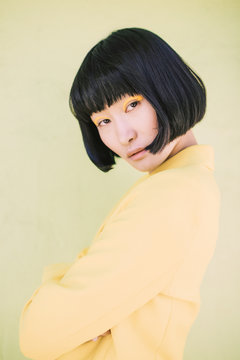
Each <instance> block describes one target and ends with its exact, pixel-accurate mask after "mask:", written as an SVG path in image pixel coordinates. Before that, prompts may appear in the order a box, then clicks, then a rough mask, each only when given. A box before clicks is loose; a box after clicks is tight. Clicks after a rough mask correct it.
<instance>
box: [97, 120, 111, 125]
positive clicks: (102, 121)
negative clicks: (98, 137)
mask: <svg viewBox="0 0 240 360" xmlns="http://www.w3.org/2000/svg"><path fill="white" fill-rule="evenodd" d="M104 121H106V122H104ZM108 121H110V120H109V119H104V120H101V121H100V122H99V123H98V126H104V125H101V123H104V124H108Z"/></svg>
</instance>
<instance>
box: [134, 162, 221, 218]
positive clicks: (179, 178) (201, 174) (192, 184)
mask: <svg viewBox="0 0 240 360" xmlns="http://www.w3.org/2000/svg"><path fill="white" fill-rule="evenodd" d="M128 201H129V202H130V203H131V204H135V207H146V208H147V207H151V208H154V207H156V208H158V209H159V208H164V209H165V210H166V211H167V210H168V209H169V208H171V211H173V210H174V209H175V210H178V211H180V210H181V211H183V210H184V209H186V211H194V212H195V213H196V211H198V210H199V209H201V208H203V207H205V206H206V203H209V204H211V203H213V204H214V205H216V204H217V205H218V204H219V201H220V191H219V186H218V184H217V183H216V180H215V177H214V173H213V171H211V170H209V169H208V168H206V167H204V166H199V165H198V166H188V167H184V168H176V169H175V168H174V169H168V170H166V171H161V172H159V173H156V174H154V175H153V176H149V177H148V178H146V179H145V180H144V181H143V182H141V183H140V184H138V185H137V186H136V187H135V188H133V189H132V191H131V192H130V193H129V198H128Z"/></svg>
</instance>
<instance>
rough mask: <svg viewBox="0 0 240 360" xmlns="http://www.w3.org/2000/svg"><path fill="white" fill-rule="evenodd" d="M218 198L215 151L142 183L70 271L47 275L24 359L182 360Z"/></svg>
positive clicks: (203, 151)
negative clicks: (95, 339)
mask: <svg viewBox="0 0 240 360" xmlns="http://www.w3.org/2000/svg"><path fill="white" fill-rule="evenodd" d="M220 199H221V193H220V190H219V187H218V185H217V183H216V180H215V177H214V149H213V147H212V146H210V145H204V144H200V145H199V144H197V145H192V146H189V147H187V148H185V149H183V150H182V151H180V152H179V153H177V154H176V155H174V156H173V157H171V158H169V159H168V160H166V161H165V162H163V163H162V164H161V165H160V166H158V167H157V168H156V169H155V170H154V171H153V172H152V173H151V174H145V175H144V176H142V177H141V178H140V179H139V180H138V181H137V182H136V183H135V184H134V185H133V186H132V187H131V188H130V189H129V191H128V192H127V193H126V194H125V195H124V196H123V197H122V199H121V200H120V201H119V203H118V204H117V205H116V206H115V207H114V208H113V210H112V211H111V212H110V214H109V215H108V216H107V218H106V219H105V221H104V222H103V224H102V225H101V227H100V228H99V230H98V232H97V234H96V236H95V238H94V239H93V241H92V243H91V244H90V246H89V247H87V248H85V249H83V250H82V251H81V253H80V254H79V255H78V256H77V258H76V259H75V261H74V262H73V263H72V264H55V265H51V266H48V267H47V268H45V271H44V273H43V277H42V284H41V286H40V287H39V288H38V289H37V290H36V291H35V292H34V294H33V295H32V297H31V298H30V299H29V301H28V302H27V303H26V305H25V306H24V308H23V310H22V313H21V319H20V327H19V342H20V349H21V351H22V353H23V354H24V355H25V356H26V357H28V358H30V359H34V360H54V359H61V360H63V359H64V360H66V359H67V360H70V359H71V360H165V359H166V360H180V359H182V358H183V351H184V345H185V342H186V338H187V335H188V333H189V330H190V328H191V325H192V324H193V322H194V320H195V319H196V316H197V314H198V312H199V306H200V284H201V282H202V279H203V275H204V273H205V271H206V268H207V265H208V264H209V261H210V259H211V258H212V256H213V253H214V249H215V245H216V240H217V237H218V229H219V214H220ZM109 329H110V330H111V332H110V333H109V334H108V335H106V336H104V337H100V338H98V340H97V341H93V340H92V339H94V338H96V337H97V336H98V335H101V334H103V333H104V332H106V331H107V330H109Z"/></svg>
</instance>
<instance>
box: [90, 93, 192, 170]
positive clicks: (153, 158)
mask: <svg viewBox="0 0 240 360" xmlns="http://www.w3.org/2000/svg"><path fill="white" fill-rule="evenodd" d="M91 120H92V121H93V122H94V123H95V125H96V126H97V129H98V132H99V135H100V138H101V140H102V141H103V143H104V144H105V145H106V146H107V147H109V148H110V149H111V150H113V151H114V152H115V153H116V154H118V155H119V156H120V157H121V158H122V159H124V160H126V161H127V162H128V163H129V164H130V165H131V166H133V167H134V168H135V169H137V170H139V171H142V172H148V173H149V174H150V173H151V172H152V171H154V170H155V169H156V168H157V167H158V166H159V165H160V164H162V163H163V162H164V161H166V160H167V159H169V158H170V157H172V156H173V155H175V154H177V153H178V152H179V151H181V150H183V149H184V148H186V147H188V146H191V145H196V144H197V141H196V138H195V136H194V134H193V131H192V130H191V129H190V130H189V131H187V132H186V134H184V135H182V136H179V137H178V138H176V139H174V140H173V141H172V142H170V143H169V144H167V145H166V146H165V147H164V148H163V150H162V151H161V152H157V153H156V154H151V153H150V152H149V150H148V151H147V152H145V153H144V154H143V155H142V156H141V157H140V158H139V159H133V158H131V157H128V155H127V151H132V150H134V149H136V148H139V147H140V148H144V147H146V146H147V145H149V144H150V143H151V142H152V141H153V139H154V138H155V137H156V135H157V132H158V122H157V114H156V111H155V109H154V108H153V107H152V105H151V104H150V103H149V102H148V101H147V99H145V98H144V97H143V96H142V95H140V94H139V95H136V96H129V95H126V96H123V97H122V98H121V99H120V100H119V101H117V102H115V103H114V104H112V105H111V106H110V107H108V106H107V107H106V108H105V109H104V110H103V111H100V112H97V113H93V114H92V115H91Z"/></svg>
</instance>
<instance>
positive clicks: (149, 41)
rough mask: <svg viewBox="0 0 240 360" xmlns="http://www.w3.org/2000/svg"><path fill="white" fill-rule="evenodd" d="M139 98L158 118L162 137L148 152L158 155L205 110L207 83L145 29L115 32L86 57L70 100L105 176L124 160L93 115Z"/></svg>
mask: <svg viewBox="0 0 240 360" xmlns="http://www.w3.org/2000/svg"><path fill="white" fill-rule="evenodd" d="M136 94H141V95H142V96H143V97H145V98H146V99H147V100H148V101H149V102H150V103H151V105H152V106H153V108H154V109H155V111H156V114H157V119H158V125H159V129H158V134H157V136H156V138H155V139H154V140H153V142H152V143H151V144H149V145H148V146H147V147H146V149H147V150H149V151H150V152H151V153H153V154H155V153H156V152H158V151H161V150H162V149H163V148H164V147H165V145H167V144H168V143H169V142H171V141H172V140H174V139H175V138H177V137H179V136H181V135H184V134H185V133H186V132H187V131H188V130H189V129H191V128H192V127H193V126H194V125H195V124H196V123H197V122H199V121H200V120H201V119H202V118H203V116H204V114H205V111H206V89H205V86H204V84H203V82H202V80H201V79H200V77H199V76H198V75H197V74H196V73H195V72H194V71H193V70H192V69H191V68H190V67H189V66H188V65H187V64H186V63H185V62H184V61H183V60H182V58H181V57H180V56H179V55H178V54H177V53H176V52H175V51H174V50H173V49H172V48H171V47H170V46H169V45H168V44H167V43H166V42H165V41H164V40H163V39H161V38H160V37H159V36H158V35H156V34H154V33H152V32H151V31H149V30H145V29H141V28H125V29H120V30H117V31H114V32H112V33H111V34H110V35H109V36H108V37H107V38H106V39H104V40H101V41H100V42H99V43H97V44H96V45H95V46H94V47H93V48H92V49H91V50H90V51H89V52H88V53H87V55H86V56H85V58H84V60H83V62H82V64H81V66H80V68H79V70H78V72H77V74H76V76H75V78H74V81H73V84H72V88H71V91H70V96H69V106H70V109H71V112H72V113H73V115H74V116H75V117H76V118H77V120H78V122H79V125H80V129H81V132H82V137H83V142H84V146H85V149H86V151H87V154H88V156H89V158H90V160H91V161H92V162H93V163H94V164H95V165H96V166H97V167H98V168H99V169H100V170H102V171H104V172H107V171H109V170H111V169H112V168H113V165H114V164H115V163H116V162H115V157H119V155H117V154H115V153H114V152H113V151H112V150H111V149H109V148H108V147H107V146H106V145H105V144H104V143H103V142H102V140H101V138H100V136H99V133H98V129H97V127H96V125H95V124H94V123H93V121H92V120H91V118H90V116H91V115H92V113H95V112H99V111H102V110H104V109H105V108H106V106H111V105H112V104H114V103H115V102H117V101H118V100H120V99H121V98H122V96H125V95H130V96H133V95H136Z"/></svg>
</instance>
